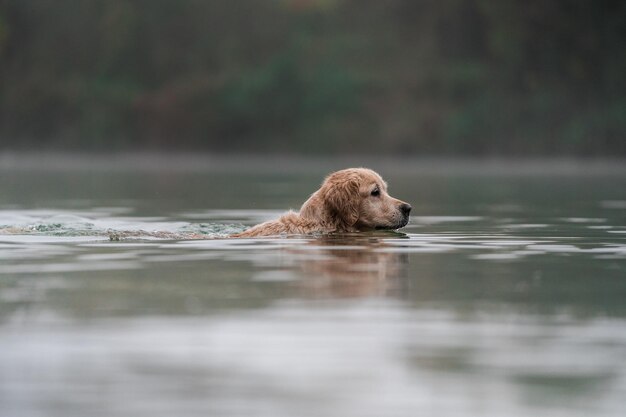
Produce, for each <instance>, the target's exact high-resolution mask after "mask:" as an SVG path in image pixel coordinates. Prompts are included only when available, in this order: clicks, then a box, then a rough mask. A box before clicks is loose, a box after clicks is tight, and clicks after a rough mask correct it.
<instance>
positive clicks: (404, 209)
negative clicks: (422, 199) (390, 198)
mask: <svg viewBox="0 0 626 417" xmlns="http://www.w3.org/2000/svg"><path fill="white" fill-rule="evenodd" d="M400 211H401V212H402V214H404V215H405V216H408V215H409V213H410V212H411V205H410V204H407V203H403V204H400Z"/></svg>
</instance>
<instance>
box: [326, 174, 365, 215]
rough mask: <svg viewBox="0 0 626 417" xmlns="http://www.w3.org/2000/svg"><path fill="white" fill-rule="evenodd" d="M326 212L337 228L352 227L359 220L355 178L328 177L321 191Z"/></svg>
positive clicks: (356, 180)
mask: <svg viewBox="0 0 626 417" xmlns="http://www.w3.org/2000/svg"><path fill="white" fill-rule="evenodd" d="M320 191H322V193H321V194H322V195H321V197H322V199H323V201H324V204H325V206H326V210H327V211H328V213H329V214H330V215H331V216H332V217H333V220H334V222H335V223H336V224H337V225H338V226H343V227H352V226H354V224H355V223H356V222H357V220H359V181H358V179H357V178H356V177H347V176H342V177H333V176H331V177H329V178H328V179H327V180H326V181H325V183H324V185H323V187H322V189H321V190H320Z"/></svg>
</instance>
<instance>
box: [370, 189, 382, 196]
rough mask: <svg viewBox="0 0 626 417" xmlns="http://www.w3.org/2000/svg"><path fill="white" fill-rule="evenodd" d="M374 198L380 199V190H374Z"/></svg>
mask: <svg viewBox="0 0 626 417" xmlns="http://www.w3.org/2000/svg"><path fill="white" fill-rule="evenodd" d="M371 194H372V195H373V196H374V197H378V196H379V195H380V190H379V189H378V188H374V189H373V190H372V193H371Z"/></svg>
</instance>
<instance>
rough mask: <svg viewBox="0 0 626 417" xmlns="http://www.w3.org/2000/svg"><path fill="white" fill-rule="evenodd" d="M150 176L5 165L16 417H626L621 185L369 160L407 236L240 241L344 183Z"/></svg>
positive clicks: (108, 164) (212, 166) (541, 166)
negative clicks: (402, 204)
mask: <svg viewBox="0 0 626 417" xmlns="http://www.w3.org/2000/svg"><path fill="white" fill-rule="evenodd" d="M142 161H143V162H142ZM142 161H134V162H133V161H132V159H131V160H130V162H129V161H122V162H120V161H119V160H115V159H113V160H111V161H108V160H106V159H98V160H96V161H88V162H84V160H83V159H80V158H78V157H74V159H72V158H71V157H68V158H65V159H64V158H56V159H55V158H52V159H43V160H38V159H34V160H33V159H32V158H31V159H28V158H26V159H20V158H19V157H15V158H14V157H10V158H8V157H5V158H0V416H27V417H30V416H33V417H34V416H64V417H67V416H85V415H89V416H127V415H132V416H171V415H190V416H195V415H198V416H200V415H202V416H207V415H215V416H240V415H246V416H296V415H297V416H342V417H343V416H381V415H384V416H415V415H433V416H434V415H436V416H475V415H480V416H529V415H533V416H568V417H571V416H579V415H580V416H583V415H585V416H587V415H594V416H623V415H626V400H625V398H626V169H625V168H624V165H623V164H619V163H618V164H616V163H614V162H613V163H607V164H608V165H605V164H604V163H603V162H596V163H589V162H579V161H578V162H577V161H573V162H568V163H565V164H564V165H563V164H559V163H558V162H555V163H552V162H550V161H547V162H546V161H544V162H541V163H538V164H537V163H525V162H516V163H510V164H509V163H507V162H506V161H505V162H499V163H495V164H490V163H484V162H481V161H477V162H471V161H470V162H467V161H465V162H459V163H455V162H454V161H430V162H428V163H423V162H420V161H408V160H404V161H401V162H398V163H394V162H393V161H389V160H387V161H376V160H370V161H367V163H362V164H360V165H368V166H369V167H370V168H373V169H375V170H377V171H379V172H380V173H381V174H382V175H383V176H384V177H385V179H386V180H387V182H388V183H389V190H390V193H391V194H392V195H393V196H395V197H398V198H401V199H402V200H405V201H408V202H410V203H411V204H412V205H413V213H412V214H413V216H412V219H411V222H410V223H409V225H408V226H407V227H406V228H404V229H402V230H400V231H398V232H397V233H396V232H385V233H381V232H377V233H361V234H353V235H331V236H317V237H307V236H301V237H290V238H262V239H226V238H224V237H225V236H226V235H228V234H229V233H233V232H236V231H241V230H243V229H244V228H245V227H247V226H250V225H253V224H255V223H257V222H260V221H263V220H266V219H269V218H272V217H275V216H277V215H279V214H280V213H281V212H283V211H285V210H287V209H289V208H294V209H297V208H298V207H299V205H300V204H301V203H302V202H303V201H304V200H305V199H306V198H307V197H308V195H309V194H310V193H312V192H313V191H314V190H315V189H316V188H317V186H318V185H319V183H320V182H321V180H322V178H323V176H324V175H325V174H327V173H328V172H329V171H330V170H332V169H339V168H345V167H347V165H346V164H347V162H346V163H345V164H344V163H343V161H330V162H329V161H321V160H320V161H316V160H308V161H307V162H306V163H300V162H298V161H295V162H294V161H293V160H280V159H276V160H265V161H264V160H262V159H259V160H257V159H242V160H240V159H237V158H230V159H228V158H227V159H225V160H216V159H210V158H209V159H207V160H202V159H193V158H192V157H189V158H188V160H186V159H185V158H179V159H175V160H174V161H173V162H172V160H169V159H159V158H157V161H152V160H147V161H146V160H142ZM359 162H360V161H350V164H352V165H354V164H359ZM120 232H132V233H129V234H127V235H123V236H124V237H123V238H122V239H120V240H111V239H110V237H109V236H110V235H111V234H112V233H120ZM154 232H166V233H164V234H161V235H160V234H158V233H157V234H155V233H154ZM189 233H194V234H201V235H205V236H206V237H207V238H208V239H206V240H204V239H203V240H197V239H195V240H194V239H187V238H185V236H187V234H189ZM160 236H161V237H160Z"/></svg>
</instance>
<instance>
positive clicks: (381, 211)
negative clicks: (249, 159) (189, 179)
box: [232, 168, 411, 237]
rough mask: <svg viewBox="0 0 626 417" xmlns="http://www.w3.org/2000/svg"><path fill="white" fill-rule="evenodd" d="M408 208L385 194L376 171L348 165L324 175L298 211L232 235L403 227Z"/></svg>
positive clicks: (385, 184)
mask: <svg viewBox="0 0 626 417" xmlns="http://www.w3.org/2000/svg"><path fill="white" fill-rule="evenodd" d="M410 211H411V206H410V205H409V204H407V203H405V202H403V201H400V200H397V199H395V198H393V197H391V196H390V195H389V194H388V193H387V183H386V182H385V181H383V179H382V178H381V177H380V175H378V174H377V173H376V172H374V171H372V170H370V169H366V168H349V169H344V170H341V171H337V172H334V173H332V174H330V175H329V176H328V177H326V179H325V180H324V182H323V183H322V186H321V188H320V189H319V190H317V191H316V192H314V193H313V194H312V195H311V197H309V199H308V200H307V201H306V202H305V203H304V204H303V205H302V207H301V208H300V211H299V212H298V213H296V212H293V211H290V212H288V213H286V214H284V215H283V216H281V217H280V218H279V219H277V220H271V221H268V222H265V223H261V224H259V225H256V226H254V227H252V228H250V229H248V230H246V231H245V232H243V233H238V234H235V235H232V237H257V236H272V235H299V234H311V233H342V232H360V231H367V230H374V229H390V230H393V229H399V228H401V227H404V226H406V224H407V223H408V221H409V212H410Z"/></svg>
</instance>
